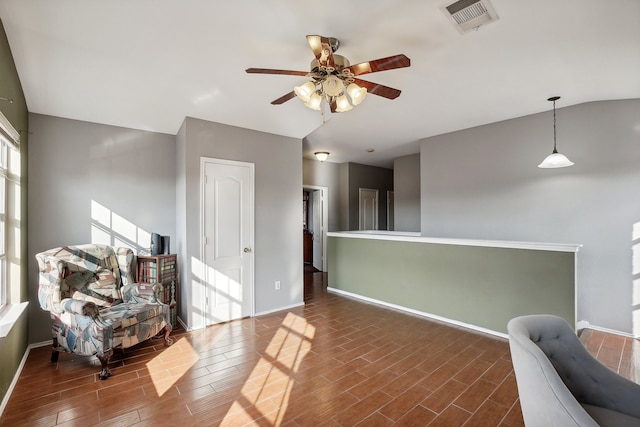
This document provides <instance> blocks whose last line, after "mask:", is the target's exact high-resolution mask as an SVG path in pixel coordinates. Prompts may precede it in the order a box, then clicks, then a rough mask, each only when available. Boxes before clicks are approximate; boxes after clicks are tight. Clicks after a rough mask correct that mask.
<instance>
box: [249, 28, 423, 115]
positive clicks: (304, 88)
mask: <svg viewBox="0 0 640 427" xmlns="http://www.w3.org/2000/svg"><path fill="white" fill-rule="evenodd" d="M307 42H308V43H309V46H310V47H311V50H312V51H313V54H314V55H315V57H316V58H315V59H314V60H313V61H311V71H291V70H274V69H270V68H247V70H246V72H247V73H252V74H285V75H291V76H305V77H309V78H311V80H309V81H307V82H306V83H304V84H303V85H301V86H296V87H295V88H294V90H292V91H291V92H289V93H287V94H286V95H284V96H281V97H280V98H278V99H276V100H274V101H272V102H271V104H273V105H279V104H283V103H285V102H287V101H288V100H290V99H291V98H293V97H295V96H298V97H299V98H300V99H302V101H303V102H304V103H305V105H306V106H307V107H309V108H311V109H313V110H320V109H321V104H322V100H325V101H326V103H327V105H329V107H330V109H331V112H332V113H340V112H343V111H348V110H350V109H351V108H353V105H358V104H360V103H361V102H362V100H363V99H364V97H365V95H366V94H367V93H371V94H373V95H378V96H381V97H383V98H387V99H395V98H397V97H398V96H400V90H398V89H394V88H391V87H388V86H384V85H381V84H378V83H372V82H369V81H366V80H362V79H360V78H358V77H357V76H360V75H362V74H369V73H376V72H378V71H386V70H393V69H395V68H404V67H409V66H411V60H410V59H409V58H407V57H406V56H405V55H394V56H389V57H386V58H380V59H376V60H373V61H367V62H361V63H359V64H355V65H350V64H349V60H348V59H347V58H345V57H344V56H342V55H337V54H335V52H336V50H338V47H339V46H340V41H339V40H338V39H336V38H333V37H324V36H318V35H309V36H307ZM347 95H349V98H350V99H351V101H349V98H347Z"/></svg>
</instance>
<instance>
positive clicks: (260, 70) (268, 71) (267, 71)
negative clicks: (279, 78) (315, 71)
mask: <svg viewBox="0 0 640 427" xmlns="http://www.w3.org/2000/svg"><path fill="white" fill-rule="evenodd" d="M245 71H246V72H247V73H249V74H285V75H288V76H306V75H307V74H309V72H308V71H292V70H273V69H271V68H247V69H246V70H245Z"/></svg>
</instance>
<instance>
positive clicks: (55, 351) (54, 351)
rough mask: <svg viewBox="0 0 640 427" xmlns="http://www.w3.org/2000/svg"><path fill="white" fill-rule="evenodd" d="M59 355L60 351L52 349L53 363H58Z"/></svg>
mask: <svg viewBox="0 0 640 427" xmlns="http://www.w3.org/2000/svg"><path fill="white" fill-rule="evenodd" d="M58 356H60V352H59V351H57V350H51V363H58Z"/></svg>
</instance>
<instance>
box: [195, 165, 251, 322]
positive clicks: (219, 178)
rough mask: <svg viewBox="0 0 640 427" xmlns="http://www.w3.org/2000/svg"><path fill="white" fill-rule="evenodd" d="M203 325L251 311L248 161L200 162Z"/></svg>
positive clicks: (239, 316)
mask: <svg viewBox="0 0 640 427" xmlns="http://www.w3.org/2000/svg"><path fill="white" fill-rule="evenodd" d="M202 181H203V183H204V185H203V215H202V218H203V230H204V233H203V234H204V235H203V248H202V249H203V252H202V253H203V261H204V268H205V271H204V275H203V276H204V277H203V281H204V286H205V289H204V292H203V294H204V301H203V303H204V310H203V311H204V313H205V318H206V320H205V323H206V325H211V324H213V323H220V322H227V321H229V320H233V319H238V318H241V317H246V316H251V315H253V257H254V255H253V191H254V190H253V187H254V165H253V164H252V163H242V162H233V161H226V160H218V159H203V160H202Z"/></svg>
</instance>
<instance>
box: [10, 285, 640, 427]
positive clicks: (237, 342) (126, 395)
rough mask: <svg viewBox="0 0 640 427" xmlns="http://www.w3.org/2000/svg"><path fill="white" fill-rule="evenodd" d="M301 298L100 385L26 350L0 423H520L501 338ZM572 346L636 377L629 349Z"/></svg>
mask: <svg viewBox="0 0 640 427" xmlns="http://www.w3.org/2000/svg"><path fill="white" fill-rule="evenodd" d="M305 301H306V304H305V306H304V307H299V308H295V309H291V310H286V311H282V312H278V313H274V314H269V315H265V316H260V317H257V318H251V319H243V320H239V321H235V322H230V323H226V324H221V325H215V326H211V327H208V328H205V329H202V330H198V331H193V332H185V331H183V330H178V331H175V332H174V333H173V337H174V341H175V343H174V344H173V346H171V347H168V348H165V347H164V346H163V345H162V340H151V341H148V342H146V343H142V344H141V345H139V346H137V347H134V348H130V349H127V350H125V351H118V352H116V355H115V356H114V360H113V363H112V364H111V370H112V377H111V378H109V379H108V380H106V381H100V380H99V379H98V378H97V372H98V366H99V363H98V362H97V360H96V359H95V358H88V357H76V356H73V355H70V354H61V355H60V358H59V361H58V363H55V364H52V363H50V362H49V356H50V350H49V348H48V347H44V348H37V349H33V350H32V351H31V353H30V354H29V357H28V359H27V362H26V365H25V367H24V370H23V371H22V374H21V375H20V378H19V380H18V383H17V385H16V387H15V389H14V391H13V394H12V396H11V398H10V400H9V403H8V405H7V407H6V409H5V411H4V414H3V416H2V418H1V419H0V425H2V426H18V425H29V426H54V425H58V426H89V425H101V426H131V425H135V426H174V425H179V426H196V425H197V426H210V425H211V426H213V425H228V426H243V425H250V426H280V425H282V426H356V425H362V426H390V425H398V426H422V425H429V426H461V425H468V426H522V425H523V420H522V414H521V412H520V406H519V403H518V397H517V389H516V383H515V378H514V374H513V369H512V366H511V361H510V357H509V347H508V343H507V341H506V340H504V339H500V338H496V337H492V336H488V335H483V334H480V333H474V332H470V331H468V330H465V329H462V328H457V327H452V326H450V325H446V324H442V323H438V322H434V321H430V320H427V319H424V318H421V317H418V316H413V315H410V314H406V313H401V312H398V311H394V310H390V309H387V308H384V307H380V306H376V305H374V304H367V303H363V302H360V301H356V300H352V299H349V298H345V297H342V296H338V295H335V294H331V293H327V291H326V275H325V274H324V273H312V274H306V275H305ZM43 327H47V326H45V325H43ZM581 339H583V342H585V344H586V346H587V348H588V349H589V350H590V351H591V352H592V353H593V354H595V355H596V356H597V357H598V358H600V359H601V360H603V361H604V363H606V364H607V366H610V367H612V369H614V370H617V371H618V372H621V373H623V374H624V375H627V376H628V377H632V378H635V379H636V380H637V378H638V372H640V369H639V361H638V360H639V356H638V353H639V350H638V342H637V341H636V340H630V339H628V338H623V337H618V336H610V335H609V334H602V333H599V332H594V331H585V332H584V333H583V334H582V336H581Z"/></svg>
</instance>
